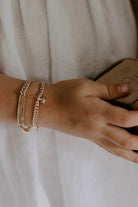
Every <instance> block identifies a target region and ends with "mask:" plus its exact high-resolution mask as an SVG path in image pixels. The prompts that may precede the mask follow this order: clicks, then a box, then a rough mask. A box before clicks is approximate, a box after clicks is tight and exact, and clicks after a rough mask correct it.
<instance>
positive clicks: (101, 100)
mask: <svg viewBox="0 0 138 207" xmlns="http://www.w3.org/2000/svg"><path fill="white" fill-rule="evenodd" d="M119 85H120V84H117V83H114V84H102V83H98V82H95V81H92V80H89V79H81V78H80V79H72V80H63V81H60V82H57V83H55V84H51V85H50V84H49V85H48V86H47V87H48V88H47V97H48V101H49V102H48V103H47V105H46V106H45V110H43V121H42V123H41V124H43V126H46V127H48V128H53V129H55V130H58V131H61V132H63V133H66V134H70V135H73V136H76V137H82V138H85V139H89V140H91V141H92V142H94V143H96V144H98V145H99V146H101V147H103V148H104V149H105V150H107V151H108V152H110V153H113V154H115V155H117V156H120V157H123V158H125V159H127V160H130V161H132V162H135V163H138V153H136V152H134V151H132V150H138V136H136V135H133V134H130V133H129V132H128V131H127V130H125V129H124V128H129V127H134V126H137V125H138V111H131V110H130V111H128V110H127V109H124V108H121V107H118V106H114V105H112V104H110V103H108V102H107V101H106V100H111V99H115V98H119V97H122V96H126V95H128V93H129V86H128V85H126V84H125V85H126V87H127V88H126V92H124V93H123V92H121V91H120V90H119V87H118V86H119ZM123 85H124V84H123ZM40 120H41V119H40ZM122 127H123V128H122Z"/></svg>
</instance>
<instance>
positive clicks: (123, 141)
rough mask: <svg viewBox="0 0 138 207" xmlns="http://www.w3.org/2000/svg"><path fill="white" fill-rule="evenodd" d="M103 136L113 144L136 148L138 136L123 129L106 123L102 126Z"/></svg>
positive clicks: (137, 148) (137, 146)
mask: <svg viewBox="0 0 138 207" xmlns="http://www.w3.org/2000/svg"><path fill="white" fill-rule="evenodd" d="M103 134H104V136H105V137H106V138H107V139H109V140H110V141H111V142H113V143H114V144H116V145H118V146H120V147H122V148H124V149H131V150H138V136H137V135H133V134H130V133H129V132H128V131H126V130H125V129H122V128H119V127H116V126H111V125H108V126H107V127H106V128H104V132H103Z"/></svg>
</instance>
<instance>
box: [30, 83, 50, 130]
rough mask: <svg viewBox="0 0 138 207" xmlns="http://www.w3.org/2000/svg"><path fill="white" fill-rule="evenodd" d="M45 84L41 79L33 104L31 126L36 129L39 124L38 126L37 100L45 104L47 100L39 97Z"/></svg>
mask: <svg viewBox="0 0 138 207" xmlns="http://www.w3.org/2000/svg"><path fill="white" fill-rule="evenodd" d="M45 85H46V83H45V82H44V81H42V82H41V84H40V88H39V91H38V94H37V95H36V98H37V99H36V102H35V106H34V114H33V121H32V126H33V127H35V128H37V130H38V129H39V126H38V110H39V102H40V103H42V104H45V103H46V101H47V100H46V99H45V98H41V96H42V95H43V92H44V87H45Z"/></svg>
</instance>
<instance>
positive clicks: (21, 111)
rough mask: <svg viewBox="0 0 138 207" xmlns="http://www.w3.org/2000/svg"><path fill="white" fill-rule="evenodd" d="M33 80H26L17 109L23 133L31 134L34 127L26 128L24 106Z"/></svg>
mask: <svg viewBox="0 0 138 207" xmlns="http://www.w3.org/2000/svg"><path fill="white" fill-rule="evenodd" d="M32 82H33V81H32V80H26V81H25V83H24V85H23V87H22V88H21V90H20V93H19V99H18V108H17V125H18V127H20V128H21V129H22V130H23V131H25V132H29V131H30V130H31V128H32V127H27V128H25V127H24V106H25V94H26V91H27V89H28V87H29V85H30V84H31V83H32Z"/></svg>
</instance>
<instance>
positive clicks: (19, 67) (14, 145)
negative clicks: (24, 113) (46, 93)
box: [0, 0, 138, 207]
mask: <svg viewBox="0 0 138 207" xmlns="http://www.w3.org/2000/svg"><path fill="white" fill-rule="evenodd" d="M136 51H137V39H136V23H135V19H134V14H133V11H132V8H131V5H130V2H129V1H128V0H121V1H120V0H110V1H108V0H75V1H74V0H0V64H1V69H0V70H1V72H3V73H5V74H6V75H9V76H12V77H15V78H19V79H24V80H25V79H29V78H30V79H33V80H36V81H40V80H45V81H46V82H47V83H55V82H57V81H60V80H65V79H73V78H87V77H92V78H95V77H97V75H99V74H100V73H101V72H103V71H105V70H106V69H107V68H108V67H110V66H111V65H112V64H114V63H116V62H117V61H119V60H121V59H123V58H126V57H136V55H137V54H136ZM137 195H138V165H137V164H135V163H132V162H130V161H128V160H125V159H123V158H121V157H118V156H115V155H113V154H111V153H109V152H107V151H106V150H104V149H103V148H101V147H99V146H98V145H96V144H95V143H93V142H91V141H89V140H86V139H83V138H80V137H75V136H71V135H67V134H64V133H61V132H58V131H56V130H53V129H50V128H44V127H41V128H40V131H39V132H36V131H35V130H32V131H31V132H30V133H24V132H23V131H21V130H20V129H19V128H18V127H17V125H14V124H10V123H5V122H1V123H0V206H1V207H92V206H95V207H118V206H121V207H130V206H136V205H137V204H138V196H137Z"/></svg>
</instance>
